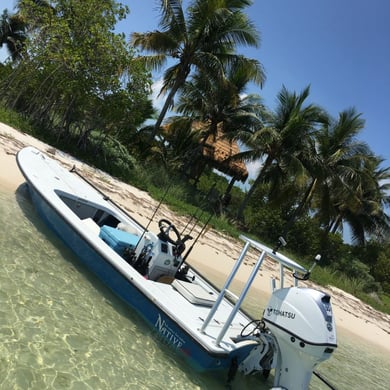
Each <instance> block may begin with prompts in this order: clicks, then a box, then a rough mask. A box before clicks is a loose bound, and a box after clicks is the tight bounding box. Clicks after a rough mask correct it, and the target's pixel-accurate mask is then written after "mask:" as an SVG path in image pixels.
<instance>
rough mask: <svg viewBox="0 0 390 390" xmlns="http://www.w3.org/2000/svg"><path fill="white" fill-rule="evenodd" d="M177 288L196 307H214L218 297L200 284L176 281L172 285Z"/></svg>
mask: <svg viewBox="0 0 390 390" xmlns="http://www.w3.org/2000/svg"><path fill="white" fill-rule="evenodd" d="M172 287H173V288H175V289H176V290H177V291H178V292H179V293H180V294H181V295H183V297H184V298H186V299H187V300H188V301H189V302H191V303H193V304H195V305H202V306H208V307H211V306H213V304H214V302H215V300H216V299H217V295H216V294H215V293H213V292H212V291H211V290H210V291H207V290H206V289H204V288H203V287H202V286H200V285H199V284H195V283H191V282H185V281H183V280H178V279H175V280H174V281H173V283H172Z"/></svg>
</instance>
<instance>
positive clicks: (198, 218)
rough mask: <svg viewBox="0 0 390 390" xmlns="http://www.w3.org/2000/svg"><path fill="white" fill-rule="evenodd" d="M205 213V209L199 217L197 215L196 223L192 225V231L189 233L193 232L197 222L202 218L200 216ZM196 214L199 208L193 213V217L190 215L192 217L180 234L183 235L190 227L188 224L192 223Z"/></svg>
mask: <svg viewBox="0 0 390 390" xmlns="http://www.w3.org/2000/svg"><path fill="white" fill-rule="evenodd" d="M203 213H204V210H202V212H201V213H200V215H199V217H196V220H195V222H194V224H193V225H192V228H191V230H190V232H189V233H188V234H191V233H192V231H193V230H194V227H195V226H196V224H197V222H198V221H199V220H200V218H201V217H202V215H203ZM196 214H198V210H196V211H195V212H194V213H193V214H192V215H191V217H190V219H189V220H188V222H187V224H186V226H184V228H183V229H182V231H181V233H180V235H183V234H184V232H185V231H186V230H187V228H188V226H189V225H190V223H191V222H192V220H193V219H194V218H195V216H196Z"/></svg>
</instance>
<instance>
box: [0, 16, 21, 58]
mask: <svg viewBox="0 0 390 390" xmlns="http://www.w3.org/2000/svg"><path fill="white" fill-rule="evenodd" d="M26 38H27V36H26V23H25V22H24V20H23V18H22V17H21V16H20V15H19V14H14V15H10V14H9V13H8V10H7V9H5V10H4V11H3V14H2V15H1V22H0V48H1V47H3V45H5V46H6V48H7V50H8V52H9V54H10V56H11V58H12V61H16V60H18V59H20V58H21V52H22V49H23V46H24V42H25V40H26Z"/></svg>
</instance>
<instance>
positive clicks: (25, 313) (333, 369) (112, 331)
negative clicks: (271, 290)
mask: <svg viewBox="0 0 390 390" xmlns="http://www.w3.org/2000/svg"><path fill="white" fill-rule="evenodd" d="M0 222H1V226H3V229H2V230H1V233H0V267H1V272H0V389H23V390H24V389H45V388H48V389H94V390H96V389H148V390H149V389H224V388H225V386H224V383H223V381H218V380H217V379H216V378H213V377H212V376H210V375H204V374H199V373H196V372H194V371H193V370H192V369H191V368H190V367H188V366H187V364H186V363H185V362H182V361H181V358H179V357H178V356H177V355H176V354H175V353H174V352H173V351H172V350H170V349H169V348H168V347H167V346H165V345H164V344H163V343H162V342H161V341H160V340H159V339H158V338H157V336H156V335H155V334H154V333H153V332H152V331H151V329H150V328H149V327H148V326H147V325H146V324H145V323H144V322H143V321H142V320H141V319H140V318H139V317H138V316H137V315H136V314H135V313H132V312H131V310H129V309H128V308H127V307H126V306H125V305H124V304H122V302H120V301H119V300H118V299H117V298H116V297H115V296H113V295H112V294H111V292H110V291H109V290H108V289H107V288H105V287H104V286H103V285H102V284H101V283H100V282H99V281H98V280H96V279H95V278H94V277H93V276H92V275H91V274H89V273H88V272H87V271H86V270H85V269H83V268H82V267H81V266H79V265H78V263H77V258H75V256H74V255H73V254H72V253H71V252H70V251H69V250H68V249H67V248H66V247H64V245H63V244H62V243H61V242H60V241H59V240H58V239H57V238H56V237H55V236H54V235H53V234H52V233H51V232H50V231H49V230H48V229H47V228H46V227H45V226H44V224H43V223H42V222H41V221H40V219H39V218H38V216H37V215H36V213H35V211H34V209H33V207H32V205H31V203H30V200H29V198H28V194H27V191H26V188H25V187H24V186H23V187H20V188H19V189H18V191H17V193H16V194H10V193H4V192H3V193H2V192H0ZM251 299H252V301H251V300H249V302H248V306H249V309H251V308H252V306H251V305H252V304H253V303H254V301H255V297H251ZM253 310H254V309H253ZM258 311H259V309H258V308H256V313H258ZM256 317H258V316H256ZM342 341H344V340H342ZM319 371H320V372H322V373H323V374H324V375H325V376H326V377H328V378H329V379H331V381H332V383H335V384H338V388H339V389H352V388H353V389H371V388H375V389H387V388H388V387H387V384H388V383H390V370H389V367H388V360H386V359H385V358H384V357H383V356H381V355H380V354H375V351H373V350H370V349H369V347H367V346H365V347H364V348H363V347H362V346H359V345H357V344H356V343H355V344H352V343H349V342H347V341H346V342H345V344H344V343H343V344H342V345H341V346H340V348H339V349H338V350H337V352H336V353H335V356H334V358H333V359H332V360H331V361H329V362H326V363H325V364H324V365H323V367H321V368H320V369H319ZM312 382H313V385H312V387H311V389H325V388H326V387H325V386H323V385H321V384H320V383H318V382H319V381H318V380H316V379H313V381H312ZM271 386H272V380H271V378H270V379H269V380H268V381H267V382H264V381H263V383H262V380H260V381H259V380H258V379H255V378H239V377H238V378H237V379H236V381H235V382H234V385H233V386H232V388H233V389H260V390H261V389H268V388H270V387H271Z"/></svg>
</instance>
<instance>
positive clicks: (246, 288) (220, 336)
mask: <svg viewBox="0 0 390 390" xmlns="http://www.w3.org/2000/svg"><path fill="white" fill-rule="evenodd" d="M250 245H251V243H250V242H249V241H247V242H246V243H245V246H244V248H243V250H242V251H241V254H240V256H239V258H238V260H237V263H236V264H235V266H234V268H233V270H232V272H231V274H230V276H229V277H228V279H227V280H226V282H225V285H224V287H223V288H222V290H221V292H220V294H219V296H218V298H217V300H216V301H215V303H214V305H213V307H212V308H211V310H210V312H209V314H208V316H207V318H206V319H205V321H204V323H203V325H202V327H201V329H200V332H202V333H205V330H206V328H207V326H208V324H209V323H210V321H211V320H212V318H213V316H214V314H215V313H216V311H217V310H218V307H219V306H220V304H221V302H222V301H223V298H224V297H225V295H232V293H231V291H229V290H228V287H229V286H230V284H231V282H232V280H233V278H234V276H235V274H236V273H237V271H238V269H239V268H240V266H241V264H242V261H243V260H244V258H245V255H246V253H247V251H248V249H249V247H250ZM266 254H267V253H266V252H265V251H263V252H262V253H261V254H260V256H259V258H258V259H257V262H256V264H255V266H254V267H253V269H252V272H251V274H250V276H249V279H248V280H247V282H246V284H245V286H244V288H243V290H242V292H241V295H240V296H235V295H234V294H233V296H234V297H235V298H236V299H237V302H236V304H235V305H234V307H233V309H232V311H231V312H230V314H229V317H228V318H227V320H226V322H225V324H224V325H223V327H222V329H221V331H220V333H219V334H218V336H217V338H216V344H217V345H220V343H221V340H222V339H223V337H224V336H225V334H226V332H227V330H228V328H229V326H230V324H231V323H232V322H233V318H234V316H235V315H236V314H237V312H238V311H239V310H240V307H241V305H242V302H243V300H244V299H245V297H246V295H247V293H248V291H249V288H250V287H251V285H252V283H253V281H254V279H255V277H256V274H257V272H258V270H259V268H260V266H261V264H262V263H263V261H264V258H265V256H266Z"/></svg>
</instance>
